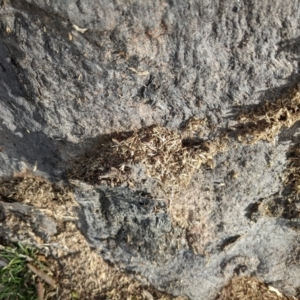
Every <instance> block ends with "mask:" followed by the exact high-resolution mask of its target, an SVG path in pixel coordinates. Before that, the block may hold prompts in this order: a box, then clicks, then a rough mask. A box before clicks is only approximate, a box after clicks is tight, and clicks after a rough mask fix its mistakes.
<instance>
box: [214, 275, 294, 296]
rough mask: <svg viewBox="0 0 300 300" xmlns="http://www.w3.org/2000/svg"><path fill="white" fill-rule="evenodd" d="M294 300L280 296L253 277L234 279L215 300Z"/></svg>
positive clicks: (273, 289) (270, 287)
mask: <svg viewBox="0 0 300 300" xmlns="http://www.w3.org/2000/svg"><path fill="white" fill-rule="evenodd" d="M253 299H257V300H258V299H263V300H296V298H294V297H287V296H284V295H282V294H281V293H280V292H279V291H278V290H277V289H276V288H274V287H272V286H268V285H267V284H265V283H264V282H262V281H260V280H258V279H256V278H254V277H235V278H233V279H232V280H231V281H230V282H229V284H228V285H227V286H225V287H224V288H223V289H222V291H221V292H220V293H219V295H218V297H217V298H216V300H253Z"/></svg>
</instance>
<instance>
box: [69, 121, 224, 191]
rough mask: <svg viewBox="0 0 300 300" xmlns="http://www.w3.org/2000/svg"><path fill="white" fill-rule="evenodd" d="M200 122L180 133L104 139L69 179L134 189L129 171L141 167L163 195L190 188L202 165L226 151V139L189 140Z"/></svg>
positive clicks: (155, 129) (156, 131)
mask: <svg viewBox="0 0 300 300" xmlns="http://www.w3.org/2000/svg"><path fill="white" fill-rule="evenodd" d="M203 122H204V121H203V120H197V119H195V118H192V119H190V120H189V122H188V123H187V125H186V129H185V131H184V132H183V133H181V132H179V131H176V130H174V131H171V130H169V129H167V128H164V127H160V126H151V127H147V128H142V129H140V130H138V131H134V132H126V133H125V132H124V133H121V134H114V135H112V136H111V137H106V138H105V139H104V140H103V139H102V140H101V141H100V142H99V143H100V146H99V147H98V149H97V151H94V152H93V153H92V154H90V155H88V157H81V158H80V159H79V163H77V164H75V166H74V168H73V169H72V170H71V171H70V172H69V176H70V178H72V179H79V180H82V181H85V182H88V183H91V184H100V183H103V181H109V183H110V184H111V185H112V186H115V185H120V184H122V183H123V182H127V183H128V185H129V186H130V187H133V186H134V182H133V181H132V179H130V170H131V167H132V165H134V164H142V165H144V166H145V168H146V172H147V175H148V176H150V177H152V178H155V179H157V180H158V182H159V183H160V184H161V186H162V187H163V189H164V190H165V191H167V192H168V191H170V190H172V191H178V190H179V188H180V187H186V186H187V185H188V184H189V182H190V179H191V177H192V175H193V174H194V172H195V171H196V170H198V169H199V168H200V166H201V165H202V164H208V165H210V166H213V157H214V155H215V154H216V153H218V152H220V151H223V150H224V149H225V147H226V143H225V138H224V139H223V140H222V139H220V140H216V141H214V142H208V141H201V140H199V139H195V138H192V137H191V136H193V134H194V133H195V132H196V130H197V129H198V128H199V126H202V125H203ZM184 136H185V137H184ZM187 136H188V137H187Z"/></svg>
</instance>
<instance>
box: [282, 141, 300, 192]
mask: <svg viewBox="0 0 300 300" xmlns="http://www.w3.org/2000/svg"><path fill="white" fill-rule="evenodd" d="M284 177H285V179H284V184H286V185H291V186H292V188H293V190H294V191H296V192H297V193H299V192H300V144H297V145H295V146H293V147H292V149H291V150H290V153H289V157H288V164H287V168H286V170H285V173H284Z"/></svg>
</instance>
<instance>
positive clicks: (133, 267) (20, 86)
mask: <svg viewBox="0 0 300 300" xmlns="http://www.w3.org/2000/svg"><path fill="white" fill-rule="evenodd" d="M1 3H2V5H1V8H0V16H1V18H0V22H1V23H0V28H1V30H0V78H1V81H0V95H1V97H0V118H1V122H0V147H1V152H0V166H1V168H0V176H2V177H6V176H9V175H12V174H13V173H17V172H20V171H23V170H24V169H30V170H34V171H35V172H36V174H38V175H43V176H45V177H47V178H50V179H52V180H56V179H59V180H60V179H62V178H65V175H66V171H67V169H68V168H69V164H70V161H72V159H74V157H76V155H78V154H82V152H83V151H85V150H89V149H90V147H92V145H94V144H95V143H96V142H97V140H98V137H99V135H103V134H109V133H111V132H115V131H119V132H122V131H126V130H134V129H138V128H141V127H145V126H150V125H152V124H159V125H162V126H166V127H168V128H173V129H174V128H179V127H180V126H181V125H182V124H183V123H184V121H186V120H187V119H188V118H189V117H191V116H196V117H197V118H206V119H207V122H208V124H209V126H208V127H207V128H206V130H205V131H204V132H203V133H202V136H201V137H202V138H204V139H211V140H213V139H214V138H215V137H216V136H217V135H218V133H219V132H221V131H222V132H223V131H224V130H235V125H236V117H237V116H238V115H239V113H241V112H242V111H244V110H247V109H250V108H251V107H252V106H253V105H254V104H259V103H263V102H264V101H265V100H270V101H274V100H276V99H278V98H280V96H281V95H282V93H283V92H286V91H287V87H290V86H293V85H294V84H295V83H297V82H298V81H299V74H298V72H299V51H300V50H299V43H300V41H299V36H300V29H299V26H298V23H299V19H300V16H299V14H300V11H299V3H298V2H297V1H291V2H286V3H282V1H279V0H278V1H271V0H269V1H259V0H254V1H191V0H190V1H175V0H169V1H164V0H160V1H159V0H157V1H156V0H155V1H151V2H149V1H138V0H133V1H121V0H120V1H119V0H116V1H113V2H112V1H110V0H107V1H106V0H103V1H100V0H98V1H94V0H86V1H80V0H79V1H65V0H64V1H63V0H55V1H54V0H51V1H48V0H23V1H19V0H10V1H9V0H4V1H2V2H1ZM298 126H299V124H298V123H296V124H295V125H294V126H293V127H291V128H289V129H283V130H282V131H281V133H280V135H279V136H278V137H277V138H276V140H275V141H274V143H273V144H271V143H267V142H265V141H259V142H257V143H256V144H253V145H244V144H241V143H239V142H238V141H237V140H235V139H234V137H231V139H230V140H229V143H228V149H227V151H226V152H224V153H220V154H218V155H217V156H216V157H215V168H214V169H212V170H210V169H207V168H206V167H205V166H203V167H202V168H201V169H200V170H198V172H197V173H196V174H195V176H194V178H193V180H192V183H191V186H190V187H189V188H188V189H187V190H184V191H182V193H181V194H180V195H179V196H174V197H173V196H169V197H166V199H164V200H167V203H168V207H166V208H163V207H162V212H160V213H159V212H156V215H155V218H157V219H155V218H154V215H152V212H151V209H152V208H153V207H154V206H155V205H158V203H160V202H157V201H158V200H156V199H147V200H143V201H146V202H147V203H149V206H148V207H140V206H139V205H140V204H138V203H139V199H140V198H139V197H138V196H136V194H133V193H134V192H132V191H131V190H130V189H129V188H128V187H123V188H122V189H121V190H119V189H118V188H116V189H110V188H105V187H96V188H95V189H94V190H93V188H90V189H91V191H90V192H88V193H87V192H84V191H82V192H80V191H78V200H79V202H80V203H82V210H83V215H82V216H81V217H82V220H84V219H86V221H85V222H86V225H85V226H83V225H81V229H82V231H83V232H84V233H85V234H86V236H87V238H89V239H90V240H91V242H92V243H93V244H94V246H95V247H99V249H101V250H102V251H104V252H105V257H106V258H107V259H109V260H111V261H112V262H116V263H117V264H118V265H119V266H120V267H122V268H124V269H126V270H129V271H134V272H135V273H136V274H137V276H140V275H141V276H143V277H144V278H146V279H147V280H149V281H150V282H151V283H152V284H154V285H155V286H156V287H159V288H161V289H164V290H166V291H168V292H170V293H173V294H185V295H187V296H189V297H190V299H213V298H214V297H215V296H216V294H217V293H218V290H219V289H220V288H221V287H222V286H223V285H225V284H226V283H227V282H228V281H229V280H230V278H231V277H232V276H235V275H236V274H244V275H252V276H257V277H259V278H260V279H262V280H265V281H266V282H268V283H272V285H273V286H275V287H277V288H279V289H280V290H282V291H284V292H286V293H288V294H291V295H296V294H297V293H298V290H299V288H300V279H299V276H298V275H299V272H300V257H299V256H300V255H299V253H300V252H299V251H300V250H299V249H300V236H299V231H298V230H299V228H300V224H299V222H300V221H299V219H298V214H297V213H295V214H293V213H284V212H287V211H289V210H288V208H287V203H289V199H290V197H292V196H290V195H291V194H290V193H291V191H290V190H289V188H286V187H284V185H283V180H282V174H283V172H284V170H285V168H286V165H287V152H288V150H289V148H290V146H291V144H292V143H295V142H298V141H299V135H298ZM148 187H149V186H148ZM141 189H142V190H143V187H141ZM144 189H145V190H147V191H148V192H149V188H147V183H145V188H144ZM153 194H155V192H154V193H153ZM109 196H110V197H111V199H109ZM99 197H100V198H99ZM293 197H294V196H293ZM99 199H100V200H99ZM101 199H102V200H101ZM103 199H106V200H105V201H104V200H103ZM117 199H119V200H118V201H117ZM142 199H144V198H143V197H142ZM99 201H100V202H99ZM103 201H104V202H103ZM269 201H271V202H272V203H273V204H272V203H271V204H270V205H269V206H268V204H267V203H269ZM293 201H294V202H293V203H294V204H293V205H294V210H295V209H296V211H297V205H298V204H297V203H298V198H297V197H296V198H293ZM274 203H275V204H276V205H275V204H274ZM130 204H131V205H130ZM265 204H266V206H267V207H274V206H276V207H277V208H278V207H279V213H276V212H275V213H265V211H266V210H264V209H263V206H262V205H265ZM94 205H100V206H101V207H102V206H104V207H105V211H104V212H103V211H101V213H100V214H97V213H95V214H94V213H91V211H90V208H91V207H94ZM280 207H281V208H280ZM277 208H276V209H277ZM276 209H275V210H276ZM277 210H278V209H277ZM268 211H269V210H268ZM271 211H274V209H271ZM121 216H124V217H125V216H128V220H129V221H128V222H129V223H128V224H127V223H126V219H124V218H121ZM135 218H136V219H135ZM135 220H136V223H135ZM155 220H157V222H158V223H157V224H158V225H157V224H156V223H155V222H156V221H155ZM144 222H146V223H147V222H148V224H149V226H148V225H146V224H145V223H144ZM137 224H138V225H140V226H137ZM156 225H157V226H158V227H157V228H156V227H155V226H156ZM179 225H180V226H181V229H179ZM147 226H148V227H147ZM140 227H141V228H140ZM185 229H186V230H187V231H186V236H182V234H183V233H182V234H181V231H182V230H185ZM159 231H161V232H160V233H161V235H160V234H159ZM170 232H175V233H176V234H175V235H174V236H172V237H170V236H169V234H170ZM125 233H126V234H125ZM127 234H128V236H129V237H127ZM131 234H132V237H130V236H131ZM98 235H99V237H98ZM102 235H103V236H104V238H105V239H106V241H107V240H109V239H110V240H115V242H114V243H113V244H114V246H112V245H110V244H109V243H108V244H107V242H106V241H102V240H101V238H103V237H102ZM125 235H126V237H127V238H128V240H127V239H125ZM167 237H168V238H170V239H171V240H170V243H169V244H168V245H167V244H166V239H167ZM150 238H152V243H150V246H149V239H150ZM130 240H131V241H136V243H133V244H132V242H130ZM139 243H140V247H141V248H140V249H139V248H138V247H139V245H138V244H139ZM178 244H179V245H180V247H182V248H180V247H179V248H180V249H177V250H176V249H175V248H173V245H178ZM160 246H162V247H163V249H164V250H165V252H166V259H163V255H158V254H157V249H156V248H157V247H158V248H159V247H160ZM154 250H155V251H154ZM130 257H133V258H134V259H133V260H130Z"/></svg>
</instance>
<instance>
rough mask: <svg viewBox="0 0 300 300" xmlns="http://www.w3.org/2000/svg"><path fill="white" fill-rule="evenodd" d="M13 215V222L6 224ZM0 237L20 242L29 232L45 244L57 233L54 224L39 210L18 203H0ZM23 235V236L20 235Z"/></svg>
mask: <svg viewBox="0 0 300 300" xmlns="http://www.w3.org/2000/svg"><path fill="white" fill-rule="evenodd" d="M11 215H13V216H14V217H15V222H7V221H6V218H10V216H11ZM0 222H1V223H2V224H1V225H2V226H1V229H0V237H1V238H3V239H8V240H9V239H10V240H11V241H20V240H22V236H23V237H28V234H29V235H30V231H32V233H33V234H34V235H36V236H38V237H40V238H41V239H43V240H44V241H45V242H47V241H48V240H49V237H51V236H53V235H54V234H56V233H57V230H56V222H55V221H54V220H52V219H51V218H50V217H48V216H46V215H45V214H43V213H42V211H41V210H39V209H36V208H34V207H32V206H29V205H26V204H24V203H18V202H11V203H6V202H2V201H1V202H0ZM22 233H23V235H22Z"/></svg>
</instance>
